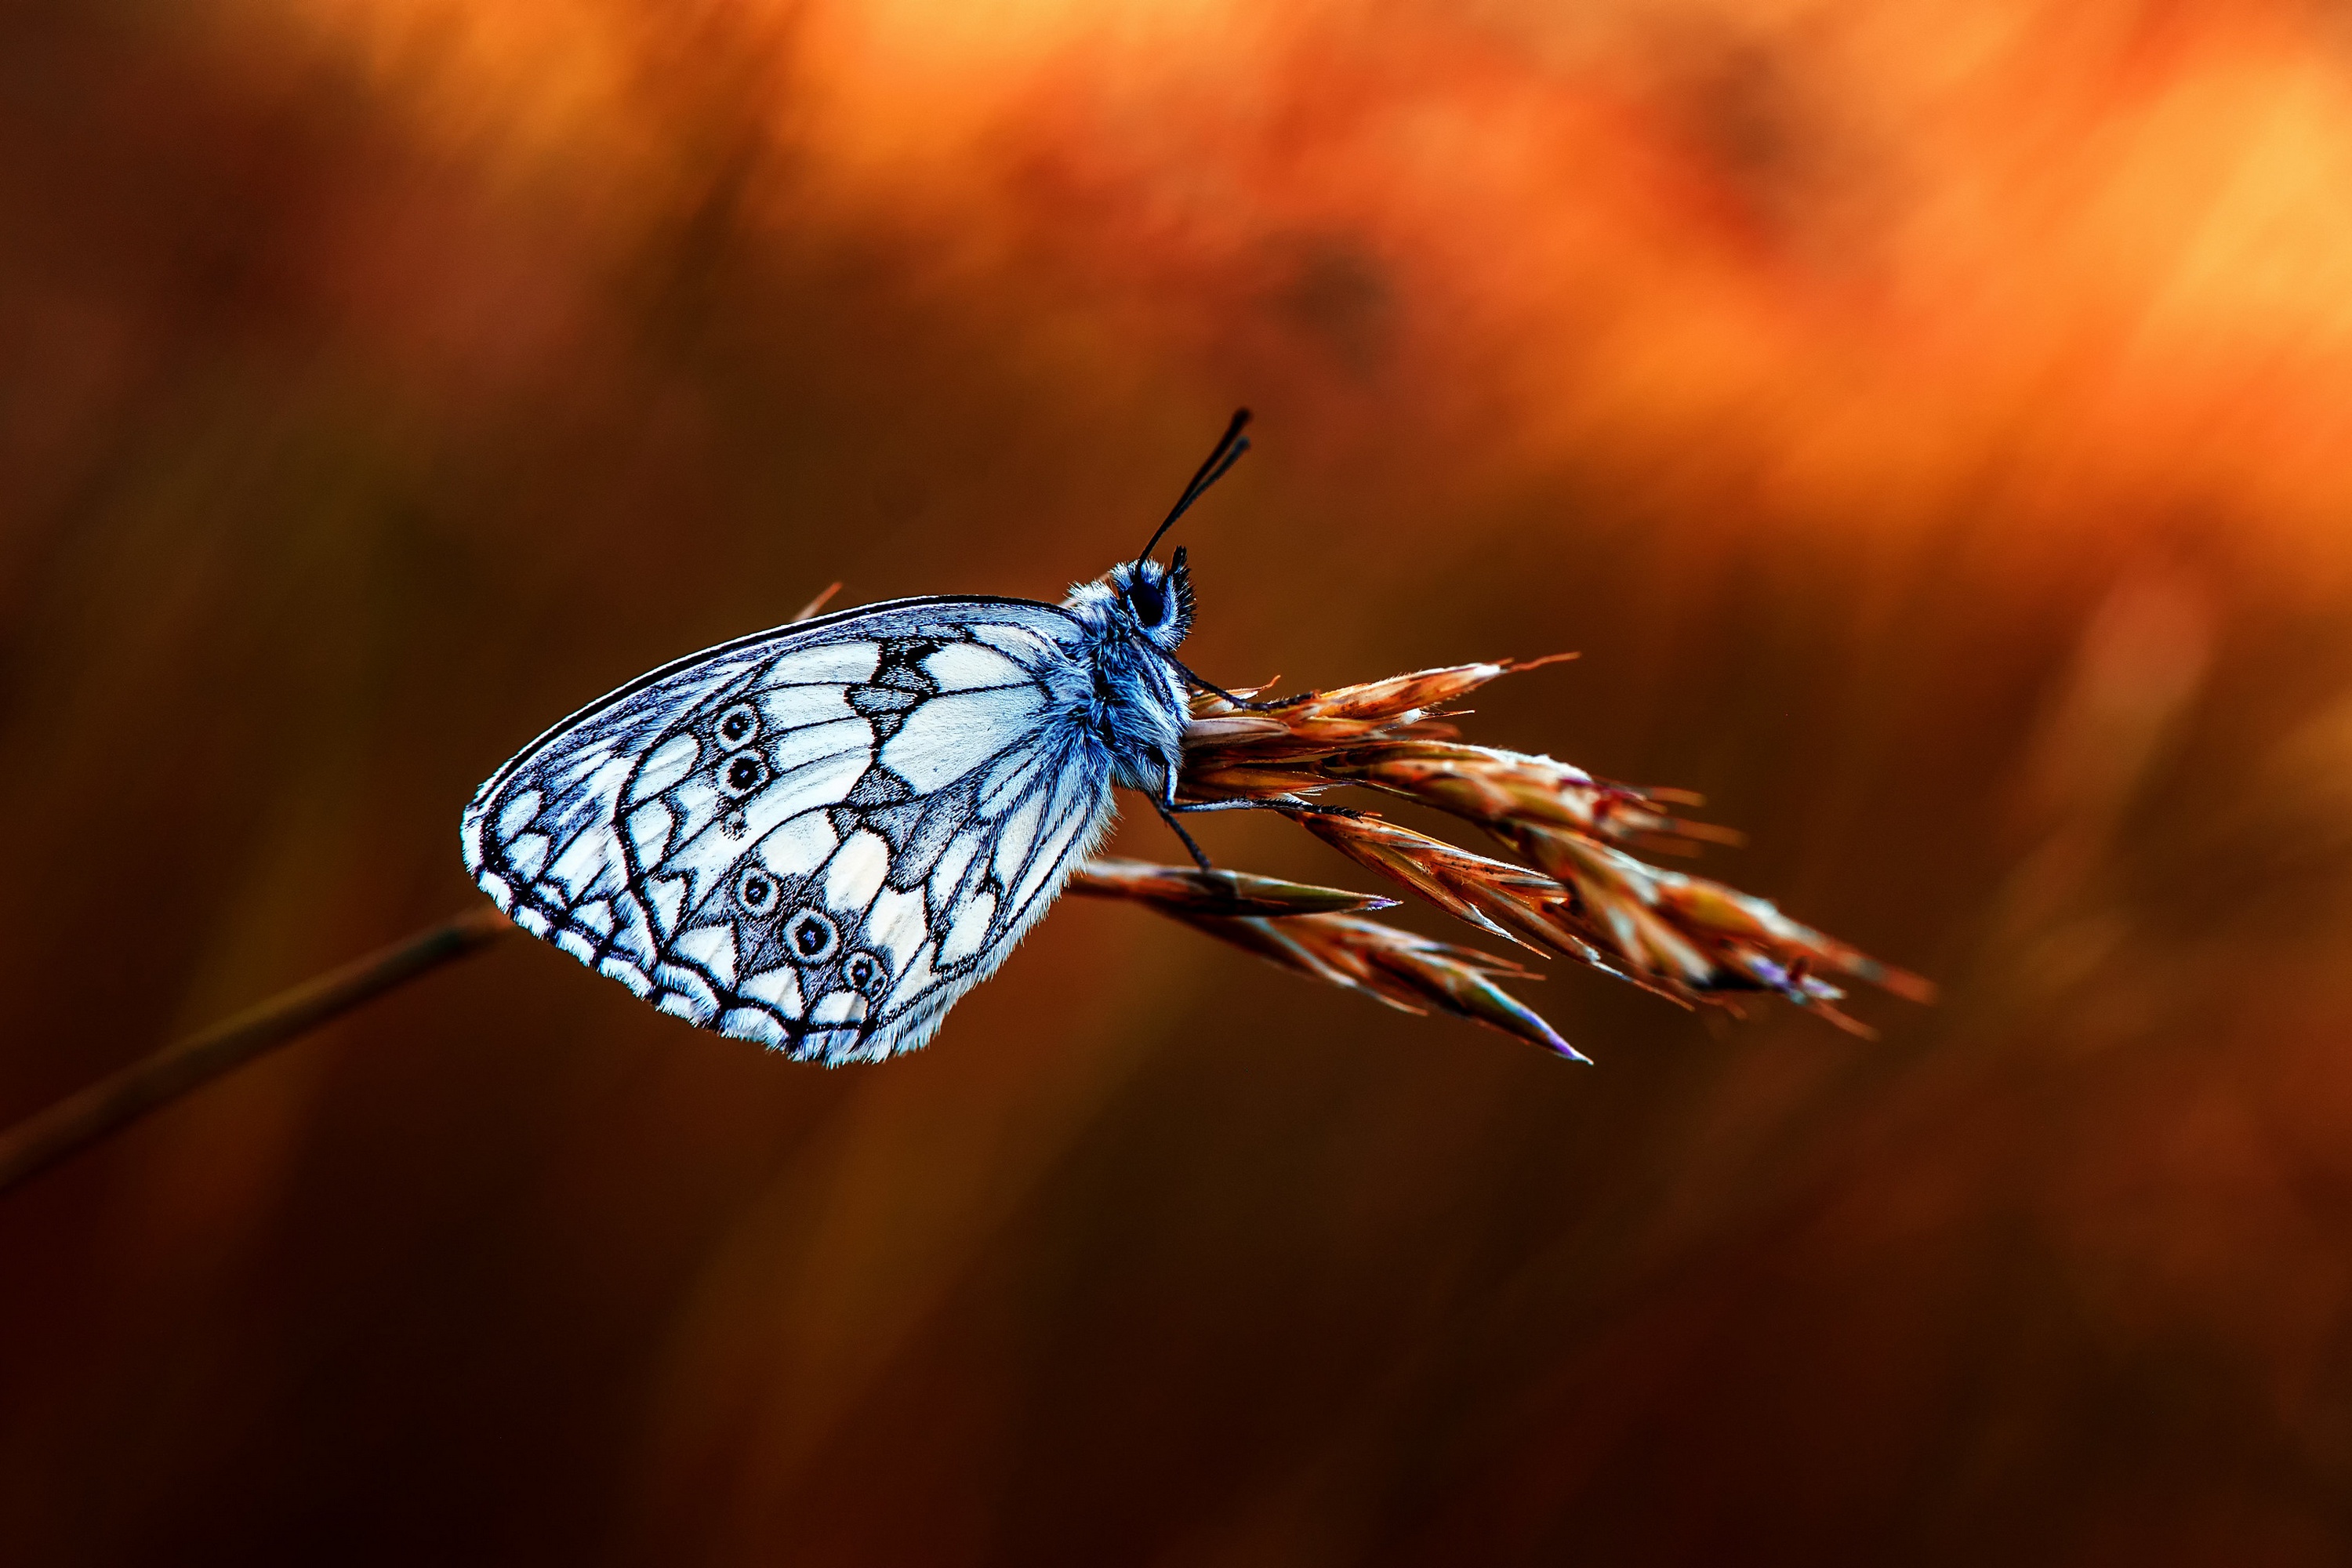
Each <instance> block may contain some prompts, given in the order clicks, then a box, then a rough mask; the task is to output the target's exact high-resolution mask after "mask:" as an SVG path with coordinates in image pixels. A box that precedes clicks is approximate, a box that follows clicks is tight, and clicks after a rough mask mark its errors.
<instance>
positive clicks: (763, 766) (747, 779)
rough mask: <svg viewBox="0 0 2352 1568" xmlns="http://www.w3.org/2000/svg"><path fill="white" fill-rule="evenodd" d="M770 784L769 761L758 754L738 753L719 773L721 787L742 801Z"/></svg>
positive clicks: (728, 760) (729, 759)
mask: <svg viewBox="0 0 2352 1568" xmlns="http://www.w3.org/2000/svg"><path fill="white" fill-rule="evenodd" d="M767 782H768V759H767V758H765V757H763V756H761V754H760V753H759V752H736V753H735V754H734V755H733V756H731V757H730V758H728V759H727V765H726V766H725V767H723V768H721V769H719V788H721V789H723V790H725V791H726V792H727V793H728V794H729V795H733V796H734V797H735V798H736V799H737V800H740V799H742V798H743V797H744V796H745V795H750V794H751V792H752V791H753V790H755V789H758V788H759V787H760V786H761V784H766V783H767Z"/></svg>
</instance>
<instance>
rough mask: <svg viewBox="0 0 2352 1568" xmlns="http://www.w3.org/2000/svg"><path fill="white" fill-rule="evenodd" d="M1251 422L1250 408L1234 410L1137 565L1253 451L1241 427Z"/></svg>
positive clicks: (1145, 546) (1136, 559)
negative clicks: (1186, 513) (1230, 419)
mask: <svg viewBox="0 0 2352 1568" xmlns="http://www.w3.org/2000/svg"><path fill="white" fill-rule="evenodd" d="M1249 422H1250V411H1249V410H1248V409H1246V408H1236V409H1234V416H1233V419H1232V421H1231V422H1230V423H1229V424H1227V425H1226V426H1225V433H1224V434H1223V435H1222V436H1220V437H1217V444H1216V446H1215V447H1213V448H1211V450H1210V452H1209V455H1208V457H1207V458H1204V459H1203V460H1202V464H1201V466H1200V467H1199V468H1196V469H1194V470H1193V471H1192V483H1191V484H1189V485H1186V486H1185V487H1184V493H1183V494H1182V495H1181V496H1178V497H1177V498H1176V504H1175V505H1174V506H1173V507H1171V509H1170V510H1169V512H1168V515H1167V517H1166V518H1164V519H1163V520H1161V521H1160V526H1159V528H1158V529H1156V530H1154V531H1153V532H1152V535H1151V539H1150V542H1149V543H1147V544H1145V545H1144V547H1143V549H1142V551H1141V552H1139V553H1138V554H1137V556H1136V558H1135V563H1136V564H1137V565H1138V566H1140V565H1142V564H1143V563H1144V562H1146V561H1147V560H1149V559H1150V556H1151V552H1152V550H1153V549H1154V548H1155V547H1157V546H1158V544H1159V543H1160V539H1161V537H1162V536H1163V535H1165V534H1166V533H1167V531H1169V530H1170V529H1171V528H1173V527H1175V526H1176V520H1177V519H1178V518H1180V517H1181V516H1183V515H1184V513H1185V511H1186V510H1188V509H1189V508H1190V507H1191V506H1192V503H1193V502H1194V501H1196V500H1200V499H1201V498H1202V496H1203V495H1206V494H1207V493H1208V490H1209V487H1210V486H1211V485H1213V484H1215V483H1216V482H1217V481H1218V480H1219V479H1223V478H1224V477H1225V470H1226V469H1227V468H1232V467H1233V466H1234V464H1235V463H1238V462H1240V461H1241V458H1242V454H1243V453H1244V452H1246V451H1248V450H1249V448H1250V444H1249V438H1248V437H1245V436H1244V435H1243V434H1242V426H1244V425H1247V424H1248V423H1249Z"/></svg>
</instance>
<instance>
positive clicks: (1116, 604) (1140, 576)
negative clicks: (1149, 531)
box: [1092, 548, 1192, 649]
mask: <svg viewBox="0 0 2352 1568" xmlns="http://www.w3.org/2000/svg"><path fill="white" fill-rule="evenodd" d="M1092 586H1094V587H1097V588H1099V589H1101V590H1102V591H1103V592H1104V594H1105V595H1106V597H1107V598H1108V601H1109V605H1110V608H1111V610H1112V613H1113V614H1114V615H1116V616H1118V620H1119V622H1120V623H1121V625H1122V626H1124V627H1125V628H1126V629H1128V630H1129V631H1130V632H1132V633H1133V634H1134V635H1135V636H1137V637H1141V638H1143V639H1144V640H1145V641H1147V642H1150V643H1156V644H1157V645H1159V646H1160V647H1162V648H1170V649H1172V648H1174V647H1176V645H1177V644H1178V643H1181V642H1182V641H1183V640H1184V634H1185V633H1186V632H1188V631H1190V630H1192V572H1191V570H1190V569H1189V568H1188V567H1186V566H1185V564H1184V552H1183V551H1182V549H1181V548H1180V549H1178V551H1177V552H1176V557H1175V559H1174V560H1173V561H1171V562H1170V563H1168V564H1167V565H1165V566H1162V565H1161V564H1160V563H1159V562H1157V561H1153V560H1150V559H1145V560H1142V561H1126V562H1121V563H1119V564H1118V565H1117V566H1114V567H1112V568H1111V569H1110V572H1109V574H1108V575H1107V576H1105V577H1104V578H1103V579H1102V581H1101V582H1100V583H1097V584H1092Z"/></svg>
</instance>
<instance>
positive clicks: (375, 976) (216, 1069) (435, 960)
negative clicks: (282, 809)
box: [0, 909, 514, 1192]
mask: <svg viewBox="0 0 2352 1568" xmlns="http://www.w3.org/2000/svg"><path fill="white" fill-rule="evenodd" d="M513 929H514V928H513V927H512V926H511V925H509V924H508V923H507V918H506V917H505V916H504V915H502V914H500V913H499V912H498V911H497V910H490V909H481V910H471V911H469V912H468V913H466V914H462V915H459V916H457V918H456V919H454V920H448V921H443V922H442V923H441V924H439V925H437V926H434V927H432V928H431V929H429V930H427V931H420V932H418V933H417V934H416V935H415V936H412V937H410V938H409V939H408V940H407V941H405V942H395V943H394V944H393V945H392V946H390V947H387V948H383V949H382V950H380V951H378V952H373V953H370V954H369V955H368V956H367V957H365V958H362V959H360V960H358V961H356V962H355V963H348V964H345V965H344V966H343V967H342V968H341V969H337V970H333V971H331V972H330V973H326V974H322V975H320V976H319V978H317V979H316V980H312V981H310V982H309V983H307V984H302V985H298V986H296V987H295V988H294V989H293V990H291V991H284V992H280V993H279V994H277V995H276V996H273V997H271V998H270V999H269V1000H268V1001H267V1002H263V1003H261V1004H259V1005H257V1006H254V1007H251V1008H248V1009H247V1010H246V1011H245V1012H243V1013H240V1014H238V1015H237V1016H236V1017H234V1018H231V1019H228V1020H227V1021H226V1022H225V1023H220V1024H215V1025H214V1026H212V1027H211V1028H209V1029H206V1030H205V1031H204V1032H203V1033H202V1034H200V1035H196V1036H194V1037H190V1038H188V1039H185V1040H182V1041H180V1042H179V1043H178V1044H176V1045H170V1046H166V1047H163V1049H162V1050H160V1051H157V1052H155V1053H154V1054H153V1055H152V1056H147V1057H142V1058H140V1059H139V1060H137V1061H135V1062H132V1063H131V1065H130V1066H129V1067H126V1068H122V1069H121V1071H119V1072H117V1073H115V1074H113V1075H112V1076H111V1077H109V1078H104V1079H100V1080H99V1081H98V1082H96V1083H94V1084H92V1085H90V1086H89V1088H88V1089H83V1090H81V1091H80V1092H79V1093H78V1094H72V1095H68V1096H67V1097H66V1098H65V1099H63V1100H59V1101H58V1102H57V1103H56V1104H55V1105H52V1106H50V1107H49V1108H48V1109H47V1110H43V1111H40V1112H39V1113H37V1114H36V1115H33V1116H29V1117H26V1119H25V1120H24V1121H19V1122H18V1123H16V1125H15V1126H14V1127H11V1128H9V1129H8V1131H6V1132H5V1133H0V1192H5V1191H6V1190H7V1189H8V1188H10V1187H13V1186H15V1185H16V1184H17V1183H19V1182H22V1181H25V1180H26V1179H27V1178H29V1177H32V1176H35V1175H37V1174H39V1173H41V1172H43V1171H46V1170H47V1169H48V1168H49V1167H50V1166H51V1165H54V1164H56V1163H58V1161H60V1160H63V1159H65V1158H66V1157H67V1156H68V1155H69V1154H73V1153H76V1152H79V1151H80V1150H82V1149H85V1148H87V1147H89V1145H90V1144H92V1143H95V1142H98V1141H99V1140H100V1139H102V1138H105V1137H107V1136H109V1135H110V1134H111V1133H115V1132H119V1131H121V1130H122V1129H123V1128H125V1127H128V1126H130V1125H131V1123H132V1122H134V1121H138V1120H139V1119H140V1118H141V1117H142V1116H145V1115H146V1114H147V1113H148V1112H149V1111H151V1110H159V1109H161V1108H162V1107H163V1106H166V1105H169V1104H170V1103H172V1102H173V1100H178V1099H180V1098H181V1097H182V1096H183V1095H185V1094H187V1093H189V1092H190V1091H192V1090H194V1089H199V1088H201V1087H203V1086H204V1085H205V1084H207V1083H210V1082H212V1081H213V1079H216V1078H219V1077H220V1076H222V1075H223V1074H224V1073H227V1072H229V1071H231V1070H233V1069H235V1068H240V1067H243V1066H244V1065H245V1064H246V1063H247V1062H249V1061H251V1060H253V1059H254V1058H257V1057H259V1056H262V1055H265V1054H266V1053H268V1052H269V1051H273V1050H275V1049H277V1048H278V1047H279V1046H283V1045H286V1044H289V1042H291V1041H293V1040H296V1039H299V1038H300V1037H302V1036H304V1035H307V1034H309V1033H310V1031H311V1030H313V1029H315V1028H317V1027H319V1026H320V1025H322V1024H325V1023H327V1022H329V1021H330V1020H331V1019H334V1018H337V1017H340V1016H342V1015H343V1014H345V1013H348V1012H350V1011H351V1010H352V1008H354V1007H356V1006H358V1005H360V1004H362V1003H363V1002H367V1001H370V1000H372V999H373V998H374V997H377V996H381V995H382V994H383V993H385V992H387V991H390V990H393V989H394V988H395V987H397V986H401V985H404V984H407V983H408V982H410V981H412V980H414V979H415V978H416V977H417V976H419V975H421V974H425V973H430V972H431V971H433V970H436V969H438V968H440V967H441V966H442V965H444V964H446V963H451V962H452V961H454V960H456V959H459V958H463V957H465V956H466V955H467V953H469V952H478V951H479V950H480V949H481V948H482V947H483V946H484V945H485V944H487V943H488V942H493V941H495V940H496V939H498V938H499V937H500V936H502V935H504V934H505V933H506V932H508V931H512V930H513Z"/></svg>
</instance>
